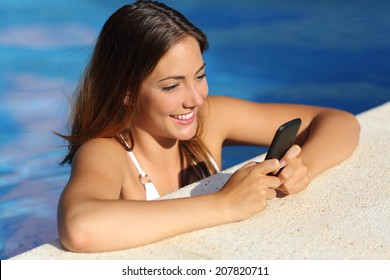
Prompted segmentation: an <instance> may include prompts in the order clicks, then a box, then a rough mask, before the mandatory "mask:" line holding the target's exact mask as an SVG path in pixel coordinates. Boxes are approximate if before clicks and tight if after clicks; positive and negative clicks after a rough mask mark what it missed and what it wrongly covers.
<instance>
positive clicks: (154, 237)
mask: <svg viewBox="0 0 390 280" xmlns="http://www.w3.org/2000/svg"><path fill="white" fill-rule="evenodd" d="M200 205H201V207H199V206H200ZM60 216H61V215H60ZM61 220H62V223H61V225H60V228H59V229H60V238H61V242H62V243H63V244H64V246H65V247H67V248H68V249H69V250H72V251H83V252H97V251H111V250H120V249H126V248H131V247H136V246H140V245H144V244H148V243H151V242H155V241H158V240H162V239H165V238H168V237H171V236H174V235H177V234H181V233H185V232H190V231H193V230H196V229H201V228H206V227H211V226H215V225H218V224H222V223H224V222H226V221H225V217H224V213H223V211H221V209H220V208H218V203H217V202H216V200H215V197H214V196H213V195H202V196H197V197H190V198H182V199H172V200H157V201H126V200H116V201H115V200H113V201H107V200H105V201H98V200H95V201H88V202H84V203H83V204H82V207H80V208H79V209H78V210H77V213H74V214H73V215H68V216H67V217H62V218H61Z"/></svg>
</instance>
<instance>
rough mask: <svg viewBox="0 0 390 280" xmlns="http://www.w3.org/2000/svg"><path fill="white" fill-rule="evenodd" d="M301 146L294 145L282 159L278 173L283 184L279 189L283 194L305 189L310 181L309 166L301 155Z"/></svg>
mask: <svg viewBox="0 0 390 280" xmlns="http://www.w3.org/2000/svg"><path fill="white" fill-rule="evenodd" d="M300 153H301V147H299V146H298V145H293V146H292V147H291V148H290V149H289V150H288V151H287V152H286V154H285V155H284V156H283V158H282V159H281V160H280V165H281V168H282V167H284V168H283V169H282V170H281V171H280V172H279V173H278V175H277V177H278V178H279V179H280V183H281V185H280V186H279V188H278V190H279V191H281V192H282V193H283V194H285V195H288V194H293V193H297V192H300V191H302V190H304V189H305V188H306V187H307V185H308V184H309V182H310V177H309V173H308V168H307V166H306V165H305V164H304V162H303V161H302V159H301V158H300V157H299V155H300Z"/></svg>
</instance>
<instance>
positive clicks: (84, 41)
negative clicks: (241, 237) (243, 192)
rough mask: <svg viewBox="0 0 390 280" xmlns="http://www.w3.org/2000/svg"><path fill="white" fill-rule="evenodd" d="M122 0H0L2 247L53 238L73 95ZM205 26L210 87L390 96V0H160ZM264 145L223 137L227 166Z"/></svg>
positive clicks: (300, 99)
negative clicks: (235, 144)
mask: <svg viewBox="0 0 390 280" xmlns="http://www.w3.org/2000/svg"><path fill="white" fill-rule="evenodd" d="M125 2H126V1H119V0H112V1H103V0H95V1H93V0H84V1H79V0H50V1H48V0H41V1H27V0H12V1H11V0H6V1H2V4H1V6H0V12H1V15H2V17H1V19H0V23H1V24H0V61H1V64H0V117H1V118H0V131H1V134H0V259H7V258H9V257H11V256H14V255H16V254H19V253H21V252H23V251H26V250H29V249H31V248H33V247H36V246H39V245H41V244H43V243H47V242H50V241H52V240H54V239H56V238H57V231H56V206H57V201H58V198H59V195H60V192H61V190H62V188H63V186H64V184H65V182H66V180H67V178H68V172H69V168H68V167H59V166H58V162H59V161H60V160H61V157H62V156H63V155H64V151H65V150H64V148H63V147H62V145H64V144H65V143H64V142H63V141H62V140H61V139H59V138H58V137H56V136H55V135H54V134H53V133H52V132H51V131H52V130H56V131H60V132H65V127H66V118H67V105H68V100H69V98H70V96H71V94H72V90H73V88H74V87H75V85H76V83H77V80H78V77H79V75H80V73H81V71H82V69H83V66H84V64H85V62H86V59H87V57H88V55H89V52H90V49H91V46H92V45H93V41H94V39H95V38H96V36H97V34H98V32H99V30H100V28H101V26H102V24H103V23H104V21H105V20H106V19H107V17H108V16H109V15H110V14H111V13H112V12H113V11H114V10H116V9H117V8H118V7H119V6H121V5H122V4H124V3H125ZM164 2H165V3H167V4H169V5H171V6H173V7H175V8H177V9H178V10H180V11H182V12H183V13H184V14H185V15H186V16H187V17H188V18H189V19H190V20H192V21H193V22H194V23H195V24H197V25H198V26H200V27H201V28H203V29H204V31H205V32H206V33H207V34H208V37H209V40H210V45H211V48H210V49H209V50H208V51H207V53H206V54H205V61H206V63H207V72H208V81H209V87H210V94H224V95H230V96H238V97H242V98H245V99H249V100H253V101H266V102H290V103H303V104H313V105H324V106H332V107H337V108H341V109H345V110H348V111H350V112H353V113H359V112H362V111H365V110H367V109H369V108H372V107H374V106H376V105H379V104H382V103H384V102H386V101H389V100H390V80H389V78H388V77H389V76H390V75H389V74H390V48H389V47H390V32H389V31H390V30H389V26H390V3H389V2H388V1H384V0H383V1H369V0H357V1H325V0H324V1H304V0H302V1H288V0H282V1H258V0H252V1H249V0H242V1H233V0H217V1H212V0H209V1H195V0H186V1H178V0H176V1H175V0H171V1H164ZM263 151H264V149H261V148H259V147H239V148H235V149H232V148H227V149H225V150H224V158H223V161H224V167H228V166H231V165H233V164H235V163H239V162H241V161H243V160H246V159H248V158H251V157H253V156H255V155H257V154H259V153H262V152H263Z"/></svg>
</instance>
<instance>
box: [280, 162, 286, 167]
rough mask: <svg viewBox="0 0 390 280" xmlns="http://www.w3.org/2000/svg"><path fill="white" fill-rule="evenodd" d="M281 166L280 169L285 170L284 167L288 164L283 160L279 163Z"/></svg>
mask: <svg viewBox="0 0 390 280" xmlns="http://www.w3.org/2000/svg"><path fill="white" fill-rule="evenodd" d="M279 164H280V168H283V167H285V166H286V162H285V161H284V160H281V161H280V162H279Z"/></svg>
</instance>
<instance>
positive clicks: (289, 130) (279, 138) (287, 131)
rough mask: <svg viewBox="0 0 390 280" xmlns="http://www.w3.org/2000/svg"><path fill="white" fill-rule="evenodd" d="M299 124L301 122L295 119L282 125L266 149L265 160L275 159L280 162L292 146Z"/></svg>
mask: <svg viewBox="0 0 390 280" xmlns="http://www.w3.org/2000/svg"><path fill="white" fill-rule="evenodd" d="M301 123H302V120H301V119H300V118H297V119H293V120H291V121H289V122H286V123H285V124H282V125H281V126H280V127H279V128H278V130H277V131H276V133H275V136H274V138H273V139H272V142H271V146H270V147H269V149H268V152H267V155H266V156H265V159H271V158H276V159H278V160H280V159H281V158H282V157H283V155H284V154H285V153H286V152H287V150H288V149H290V147H291V146H292V145H293V144H294V141H295V137H296V136H297V133H298V130H299V128H300V126H301Z"/></svg>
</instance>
